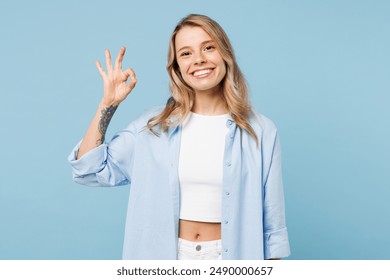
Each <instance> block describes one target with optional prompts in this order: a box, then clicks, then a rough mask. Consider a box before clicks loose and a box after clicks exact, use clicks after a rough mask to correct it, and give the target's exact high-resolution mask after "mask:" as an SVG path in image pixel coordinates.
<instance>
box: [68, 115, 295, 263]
mask: <svg viewBox="0 0 390 280" xmlns="http://www.w3.org/2000/svg"><path fill="white" fill-rule="evenodd" d="M160 111H161V108H158V109H152V110H149V111H147V112H145V113H144V114H142V115H141V116H140V117H138V118H137V119H136V120H134V121H133V122H131V123H130V124H129V125H128V126H127V128H126V129H124V130H122V131H120V132H119V133H117V134H116V135H115V136H114V137H113V138H112V140H111V141H110V142H108V143H103V144H102V145H100V146H99V147H96V148H95V149H93V150H91V151H89V152H88V153H86V154H85V155H83V156H82V157H81V158H80V159H79V160H76V156H77V152H78V149H79V144H78V145H77V146H76V147H75V148H74V150H73V151H72V153H71V154H70V155H69V158H68V160H69V162H70V164H71V166H72V171H73V178H74V180H75V181H76V182H77V183H80V184H84V185H89V186H120V185H126V184H130V195H129V203H128V210H127V217H126V229H125V240H124V245H123V259H137V260H142V259H177V244H178V227H179V212H180V188H179V179H178V161H179V152H180V151H179V150H180V149H179V148H180V135H181V125H179V126H174V127H170V128H169V129H168V131H167V133H163V132H160V131H158V132H159V133H160V136H159V137H157V136H155V135H153V134H152V133H151V132H150V131H148V130H147V129H145V125H146V123H147V121H148V120H149V118H150V117H152V116H155V115H156V114H157V113H159V112H160ZM250 124H251V125H252V127H253V129H254V130H255V132H256V135H257V137H258V139H259V143H258V145H257V144H256V142H255V141H254V139H253V137H251V136H250V135H249V134H248V133H247V132H246V131H243V130H241V129H240V128H239V127H238V126H237V125H236V124H235V122H234V121H233V119H232V118H231V117H229V118H228V120H227V122H226V125H227V127H228V128H229V131H228V133H227V135H226V140H225V151H224V162H223V184H222V194H221V195H222V220H221V223H222V259H227V260H229V259H230V260H231V259H269V258H283V257H287V256H288V255H289V254H290V246H289V241H288V234H287V228H286V222H285V207H284V194H283V184H282V169H281V151H280V144H279V140H278V134H277V129H276V127H275V125H274V124H273V123H272V121H271V120H269V119H267V118H266V117H264V116H262V115H260V114H257V113H253V114H252V115H251V117H250Z"/></svg>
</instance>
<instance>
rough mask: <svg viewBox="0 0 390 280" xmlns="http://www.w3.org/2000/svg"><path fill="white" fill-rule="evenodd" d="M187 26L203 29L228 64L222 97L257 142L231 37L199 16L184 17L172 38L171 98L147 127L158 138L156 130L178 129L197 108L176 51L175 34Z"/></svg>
mask: <svg viewBox="0 0 390 280" xmlns="http://www.w3.org/2000/svg"><path fill="white" fill-rule="evenodd" d="M186 26H191V27H201V28H202V29H203V30H204V31H205V32H206V33H207V34H208V35H209V36H210V37H211V38H212V39H213V40H214V42H215V43H216V45H217V49H218V51H219V53H220V54H221V57H222V59H223V60H224V61H225V65H226V76H225V77H224V79H223V80H222V81H221V84H222V94H223V96H222V98H223V100H224V101H225V102H226V106H227V108H228V110H229V112H230V114H231V116H232V118H233V120H234V121H235V123H236V124H237V125H238V126H239V127H240V128H241V129H244V130H246V131H247V132H248V133H249V134H250V135H251V136H252V137H253V138H254V139H255V141H256V142H258V139H257V136H256V133H255V131H254V130H253V128H252V127H251V125H250V124H249V122H248V118H249V114H250V112H251V110H252V109H251V105H250V102H249V97H248V87H247V84H246V81H245V78H244V75H243V74H242V72H241V70H240V68H239V67H238V65H237V62H236V59H235V55H234V51H233V48H232V45H231V44H230V41H229V38H228V37H227V35H226V33H225V32H224V30H223V29H222V27H221V26H220V25H219V24H218V23H217V22H216V21H214V20H212V19H211V18H209V17H207V16H204V15H198V14H190V15H188V16H187V17H185V18H183V19H182V20H181V21H180V22H179V23H178V24H177V26H176V27H175V29H174V31H173V33H172V35H171V38H170V41H169V50H168V63H167V67H166V68H167V71H168V74H169V76H170V83H169V88H170V91H171V97H170V98H169V99H168V101H167V103H166V105H165V108H164V109H163V110H162V112H161V113H160V114H158V115H156V116H154V117H152V118H151V119H149V121H148V123H147V128H148V129H149V130H150V131H151V132H153V133H154V134H155V135H158V134H157V133H156V132H155V131H154V130H153V128H154V127H155V126H158V125H161V129H162V131H163V132H166V131H167V130H168V127H169V126H176V125H179V124H180V123H182V122H183V120H184V119H185V118H186V117H187V115H188V114H189V112H190V111H191V109H192V106H193V105H194V100H195V92H194V90H193V89H192V88H191V87H190V86H188V84H187V83H186V82H185V81H184V79H183V77H182V76H181V73H180V69H179V65H178V63H177V57H176V49H175V39H176V35H177V33H178V32H179V31H180V30H181V29H182V28H183V27H186ZM173 116H177V117H178V118H177V119H176V120H175V121H171V120H170V119H171V117H173Z"/></svg>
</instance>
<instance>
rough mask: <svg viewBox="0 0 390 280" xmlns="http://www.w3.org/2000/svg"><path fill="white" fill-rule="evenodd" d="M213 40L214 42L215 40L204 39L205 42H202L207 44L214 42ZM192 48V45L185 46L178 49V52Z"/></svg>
mask: <svg viewBox="0 0 390 280" xmlns="http://www.w3.org/2000/svg"><path fill="white" fill-rule="evenodd" d="M212 42H214V40H207V41H203V42H202V43H201V45H205V44H208V43H212ZM190 48H191V47H189V46H184V47H182V48H180V49H179V50H177V51H176V52H177V53H178V52H180V51H181V50H183V49H190Z"/></svg>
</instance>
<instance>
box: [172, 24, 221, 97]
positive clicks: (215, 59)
mask: <svg viewBox="0 0 390 280" xmlns="http://www.w3.org/2000/svg"><path fill="white" fill-rule="evenodd" d="M175 49H176V57H177V64H178V65H179V69H180V72H181V75H182V77H183V80H184V81H185V82H186V83H187V84H188V86H190V87H191V88H192V89H193V90H194V91H195V93H201V92H207V93H215V92H218V91H219V90H220V83H221V81H222V80H223V78H224V77H225V75H226V66H225V61H224V60H223V59H222V56H221V54H220V53H219V51H218V48H217V44H216V43H215V42H214V41H213V39H212V38H211V37H210V36H209V35H208V34H207V33H206V32H205V31H204V30H203V29H202V28H201V27H193V26H185V27H183V28H182V29H180V31H179V32H178V33H177V34H176V38H175Z"/></svg>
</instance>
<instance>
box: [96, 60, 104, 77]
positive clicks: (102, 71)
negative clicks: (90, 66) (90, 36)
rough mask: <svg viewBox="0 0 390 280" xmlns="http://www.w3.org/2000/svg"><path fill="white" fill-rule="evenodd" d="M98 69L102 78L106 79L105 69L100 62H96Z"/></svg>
mask: <svg viewBox="0 0 390 280" xmlns="http://www.w3.org/2000/svg"><path fill="white" fill-rule="evenodd" d="M96 68H97V69H98V71H99V74H100V76H102V78H103V79H104V78H105V77H106V73H104V70H103V67H102V65H101V64H100V62H99V61H96Z"/></svg>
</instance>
